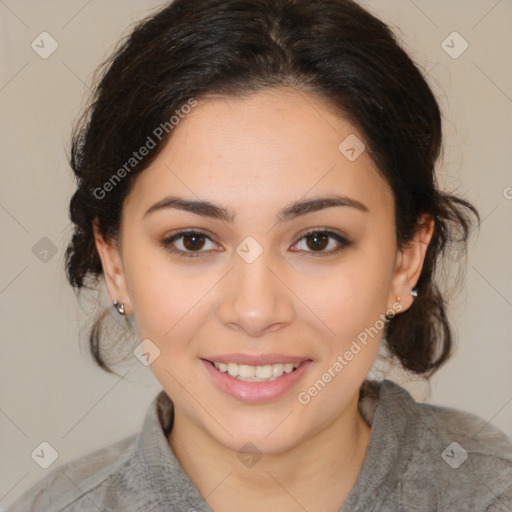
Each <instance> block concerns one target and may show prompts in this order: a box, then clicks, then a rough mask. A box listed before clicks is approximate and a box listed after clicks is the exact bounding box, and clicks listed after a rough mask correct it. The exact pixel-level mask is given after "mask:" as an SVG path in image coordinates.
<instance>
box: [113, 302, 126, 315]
mask: <svg viewBox="0 0 512 512" xmlns="http://www.w3.org/2000/svg"><path fill="white" fill-rule="evenodd" d="M114 307H115V308H116V309H117V312H118V313H119V314H120V315H124V314H125V311H124V304H123V303H122V302H117V300H115V301H114Z"/></svg>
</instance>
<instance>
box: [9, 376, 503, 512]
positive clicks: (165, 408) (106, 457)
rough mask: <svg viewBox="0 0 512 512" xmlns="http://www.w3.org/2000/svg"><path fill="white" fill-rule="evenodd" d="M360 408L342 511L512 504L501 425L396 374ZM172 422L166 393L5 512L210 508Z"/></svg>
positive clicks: (367, 394)
mask: <svg viewBox="0 0 512 512" xmlns="http://www.w3.org/2000/svg"><path fill="white" fill-rule="evenodd" d="M359 408H360V411H361V414H362V415H363V416H364V417H365V419H366V420H367V421H368V423H370V424H372V432H371V438H370V443H369V445H368V450H367V454H366V458H365V460H364V462H363V466H362V468H361V472H360V474H359V476H358V479H357V481H356V483H355V485H354V487H353V488H352V490H351V492H350V494H349V496H348V497H347V499H346V501H345V503H344V504H343V506H342V507H341V508H340V510H339V512H370V511H385V512H388V511H389V512H397V511H403V512H415V511H422V512H426V511H429V512H432V511H443V512H450V511H454V512H463V511H471V512H475V511H478V512H507V511H508V512H512V439H511V438H510V437H507V436H506V435H505V434H504V433H503V432H502V431H501V430H499V429H497V428H496V427H494V426H492V425H491V424H488V423H486V422H485V421H484V420H482V419H480V418H479V417H477V416H475V415H473V414H470V413H467V412H463V411H459V410H456V409H452V408H447V407H440V406H435V405H431V404H423V403H417V402H416V401H415V400H414V398H413V397H412V396H411V395H410V394H409V392H408V391H406V390H405V389H404V388H402V387H401V386H399V385H398V384H396V383H394V382H392V381H389V380H383V381H365V384H364V386H363V387H362V393H361V400H360V402H359ZM172 421H173V404H172V402H171V400H170V399H169V397H168V396H167V395H166V394H165V392H164V391H161V392H160V393H159V394H158V395H157V396H156V397H155V399H154V401H153V402H152V404H151V406H150V407H149V409H148V411H147V414H146V418H145V420H144V424H143V427H142V430H141V431H140V432H139V433H136V434H133V435H131V436H129V437H126V438H124V439H122V440H121V441H118V442H117V443H115V444H112V445H110V446H107V447H105V448H102V449H100V450H97V451H95V452H92V453H90V454H87V455H85V456H82V457H79V458H77V459H74V460H72V461H70V462H67V463H63V464H61V465H60V466H58V467H56V468H55V469H53V470H51V472H50V473H49V474H48V475H46V476H45V477H44V478H43V479H41V480H39V482H36V483H35V484H34V485H33V486H32V487H31V488H30V489H29V490H28V491H26V492H25V493H24V494H23V495H22V496H21V497H20V498H18V500H16V501H15V502H14V503H13V504H12V505H11V506H10V507H9V508H8V509H7V512H21V511H23V512H43V511H44V512H72V511H73V512H75V511H81V512H85V511H91V512H92V511H94V512H98V511H99V510H104V511H122V512H131V511H135V510H136V511H141V512H142V511H144V512H157V511H158V512H160V511H162V512H164V511H165V512H174V511H175V512H191V511H193V512H205V511H208V512H211V510H212V509H211V508H210V507H209V506H208V504H207V503H206V502H205V501H204V499H203V498H202V496H201V494H200V493H199V491H198V489H197V488H196V487H195V485H194V484H193V483H192V481H191V480H190V479H189V478H188V476H187V475H186V474H185V473H184V472H183V470H182V469H181V466H180V464H179V462H178V461H177V459H176V458H175V456H174V454H173V452H172V450H171V448H170V446H169V444H168V442H167V435H168V433H169V432H170V429H171V428H172ZM271 512H274V511H271ZM309 512H319V511H316V510H315V511H309Z"/></svg>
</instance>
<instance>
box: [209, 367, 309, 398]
mask: <svg viewBox="0 0 512 512" xmlns="http://www.w3.org/2000/svg"><path fill="white" fill-rule="evenodd" d="M201 362H202V363H203V365H204V366H205V368H206V370H207V371H208V373H209V374H210V375H211V376H212V379H213V381H214V382H215V384H217V386H219V388H220V389H221V390H222V391H224V392H225V393H227V394H228V395H230V396H232V397H233V398H236V399H237V400H240V401H242V402H248V403H261V402H269V401H271V400H275V399H276V398H279V397H280V396H282V395H284V394H285V393H286V392H287V391H288V390H289V389H290V388H291V387H292V386H293V385H294V384H295V383H296V382H297V381H298V380H299V379H300V378H301V377H302V376H303V375H304V372H305V371H306V370H307V369H308V368H309V366H310V364H311V362H312V361H304V362H302V363H301V364H300V366H298V367H297V369H296V370H295V371H293V372H290V373H283V375H282V376H281V377H278V378H277V379H275V380H271V381H268V382H245V381H243V380H238V379H235V378H234V377H231V375H229V374H227V373H224V372H221V371H219V370H217V369H216V368H215V366H213V364H212V363H210V362H209V361H206V360H204V359H201Z"/></svg>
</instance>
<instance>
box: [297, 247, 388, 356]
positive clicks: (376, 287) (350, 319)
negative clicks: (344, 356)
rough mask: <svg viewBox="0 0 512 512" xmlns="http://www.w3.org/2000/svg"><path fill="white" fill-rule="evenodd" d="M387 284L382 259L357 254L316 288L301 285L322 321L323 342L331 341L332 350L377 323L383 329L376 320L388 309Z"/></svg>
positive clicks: (321, 281) (304, 295)
mask: <svg viewBox="0 0 512 512" xmlns="http://www.w3.org/2000/svg"><path fill="white" fill-rule="evenodd" d="M389 281H390V278H389V275H388V274H387V272H386V271H385V269H384V268H383V265H382V259H378V258H375V257H372V256H370V257H368V255H366V256H365V255H364V254H361V253H359V254H358V255H357V256H356V255H354V257H353V258H351V260H350V262H349V260H348V259H347V260H346V264H343V265H340V266H339V267H338V268H337V269H333V270H332V271H331V272H330V273H329V276H328V277H325V278H323V279H321V280H320V281H318V280H317V283H316V284H315V286H310V285H309V286H308V283H306V282H304V287H303V292H302V295H301V297H304V302H305V303H306V304H307V305H308V306H309V308H310V309H311V310H312V311H313V312H314V313H315V315H316V316H315V318H316V319H317V321H318V320H321V322H320V323H319V325H320V326H321V328H322V330H324V331H325V332H326V337H325V339H326V340H330V339H332V340H333V342H332V343H331V345H332V348H336V349H340V348H341V347H343V346H344V345H347V344H350V342H351V341H352V339H354V338H356V337H357V336H358V335H359V334H360V333H361V332H364V330H365V329H366V328H370V327H371V326H374V325H375V324H376V323H377V328H378V327H381V328H382V325H381V324H382V321H378V320H379V318H380V315H381V314H385V312H386V309H387V307H386V306H387V305H386V301H387V296H388V290H389ZM334 340H337V341H334ZM334 345H337V346H336V347H334Z"/></svg>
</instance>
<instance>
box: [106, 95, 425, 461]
mask: <svg viewBox="0 0 512 512" xmlns="http://www.w3.org/2000/svg"><path fill="white" fill-rule="evenodd" d="M327 108H328V107H327V105H325V104H324V103H323V102H322V100H321V99H320V98H318V97H316V96H313V95H311V94H306V93H304V92H300V93H299V92H297V91H295V90H291V89H285V88H280V89H276V90H274V91H270V90H266V91H264V92H260V93H257V94H254V95H252V96H250V97H245V98H242V99H234V98H213V99H209V100H208V101H206V100H201V101H199V102H198V104H197V106H196V107H194V108H193V109H192V111H191V112H190V113H189V114H188V115H187V116H185V117H184V118H183V119H182V120H181V121H180V123H179V125H177V126H176V127H174V129H173V132H174V133H173V134H172V138H171V139H170V141H169V142H168V144H167V146H166V147H165V148H164V151H163V152H162V153H160V155H159V156H158V157H157V158H156V159H155V160H154V162H153V163H152V164H151V165H150V167H148V168H147V169H146V170H145V171H144V172H143V173H142V174H140V175H139V176H138V177H137V179H136V181H135V183H134V186H133V188H132V190H131V192H130V194H129V195H128V197H127V199H126V201H125V204H124V207H123V213H122V223H121V245H120V248H121V249H120V252H119V253H118V252H117V250H114V251H113V252H109V253H107V252H106V251H104V250H103V251H102V252H101V253H102V259H103V262H104V268H105V269H107V270H106V272H105V273H106V279H107V286H108V289H109V293H110V295H111V297H112V299H113V300H119V301H120V302H125V304H126V309H127V313H128V314H130V313H133V314H134V315H135V319H136V324H137V328H138V332H139V337H140V339H141V340H150V341H149V342H148V341H145V342H144V343H145V345H144V347H145V351H146V352H149V353H150V354H151V355H150V358H151V359H152V358H153V357H154V358H155V359H154V361H153V362H152V363H151V364H150V368H151V370H152V371H153V372H154V374H155V376H156V378H157V379H158V381H159V382H160V383H161V385H162V387H163V388H164V390H165V391H166V392H167V394H168V395H169V396H170V397H171V398H172V400H173V401H174V404H175V410H176V413H175V414H176V417H178V418H179V419H180V423H181V424H182V425H184V424H186V423H188V425H189V426H191V427H193V428H199V429H201V430H202V431H203V432H206V433H208V434H209V435H210V436H211V437H213V438H214V439H215V440H216V441H218V442H220V443H221V444H223V445H224V446H228V447H231V448H233V449H235V450H237V449H239V448H240V447H241V446H243V445H245V444H246V443H247V442H251V443H252V444H254V445H255V446H257V448H258V449H259V450H260V451H262V452H269V453H270V452H279V451H283V450H285V449H287V448H290V447H292V446H294V445H297V444H298V443H300V442H302V441H305V440H306V439H307V438H308V437H310V436H312V435H313V434H315V433H316V432H319V431H320V430H321V429H323V428H324V427H326V426H327V425H329V424H331V423H332V422H333V421H334V420H336V419H339V418H341V417H342V416H343V415H345V416H346V417H347V421H353V418H354V414H356V413H355V411H356V406H357V393H358V390H359V387H360V385H361V383H362V381H363V380H364V379H365V377H366V376H367V374H368V371H369V370H370V367H371V366H372V364H373V361H374V358H375V356H376V354H377V350H378V347H379V343H380V341H381V336H382V330H383V327H384V325H385V322H384V319H385V316H384V315H385V314H386V313H388V314H390V315H391V316H392V315H393V314H394V313H397V312H398V311H400V310H402V311H403V310H404V309H406V307H407V306H408V305H410V302H409V300H408V297H407V296H406V294H407V291H408V290H410V288H411V287H412V286H414V284H415V280H417V278H418V275H419V268H420V267H421V262H420V261H417V260H415V259H414V258H409V259H408V260H407V261H410V262H412V266H410V267H408V268H406V267H403V268H402V267H399V265H398V264H397V261H400V260H401V259H402V258H397V256H400V252H399V251H397V247H396V240H395V225H394V200H393V195H392V192H391V189H390V188H389V186H388V185H387V183H386V182H385V181H384V180H383V179H382V178H381V177H380V175H379V173H378V172H377V170H376V168H375V166H374V165H373V163H372V161H371V160H370V158H369V156H368V154H367V152H365V151H364V150H363V151H362V152H360V151H361V149H362V147H361V146H359V145H358V144H360V141H358V139H356V137H357V136H358V133H357V132H356V130H355V129H354V128H353V127H352V126H351V125H350V124H349V123H348V122H347V121H345V120H343V119H341V118H340V117H338V116H337V115H335V114H333V113H329V112H328V110H327ZM347 137H348V139H347ZM340 145H341V146H340ZM351 148H353V150H352V149H351ZM358 153H360V154H359V155H358ZM320 198H322V200H319V199H320ZM341 198H344V199H341ZM171 199H172V201H171ZM343 201H346V202H347V204H346V205H344V206H343V205H342V203H343ZM182 230H187V231H188V232H189V233H188V234H186V235H183V234H179V233H180V232H181V231H182ZM309 232H313V233H310V234H308V233H309ZM98 247H99V248H100V251H101V242H98ZM418 254H419V253H418ZM109 258H112V259H111V260H110V263H109ZM420 259H421V258H420ZM415 261H416V262H417V263H419V265H417V266H416V267H415V266H414V262H415ZM116 264H118V267H116ZM116 268H117V270H115V269H116ZM408 280H409V281H408ZM410 281H412V282H410ZM400 293H401V294H402V297H403V298H402V302H401V304H400V303H397V302H396V296H397V295H400ZM409 298H410V297H409ZM212 362H215V363H222V364H221V365H219V369H216V368H215V367H214V365H213V364H212ZM228 363H231V364H230V365H229V366H226V365H228ZM237 363H239V364H237ZM273 363H275V365H274V364H273ZM299 363H300V366H299V367H298V368H297V369H296V370H295V371H290V370H291V369H292V368H293V367H294V366H293V365H295V366H297V364H299ZM258 367H259V368H258ZM226 370H228V371H229V372H230V373H232V374H233V375H234V376H231V375H230V374H229V373H225V371H226ZM236 375H238V376H241V377H242V379H240V378H236ZM251 375H252V376H254V377H257V378H258V379H261V381H260V382H247V380H248V379H249V380H250V378H251V377H250V376H251ZM271 376H272V377H276V378H275V379H273V380H268V379H269V377H271ZM244 379H245V380H244ZM350 414H351V415H352V416H351V419H348V416H347V415H350Z"/></svg>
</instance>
